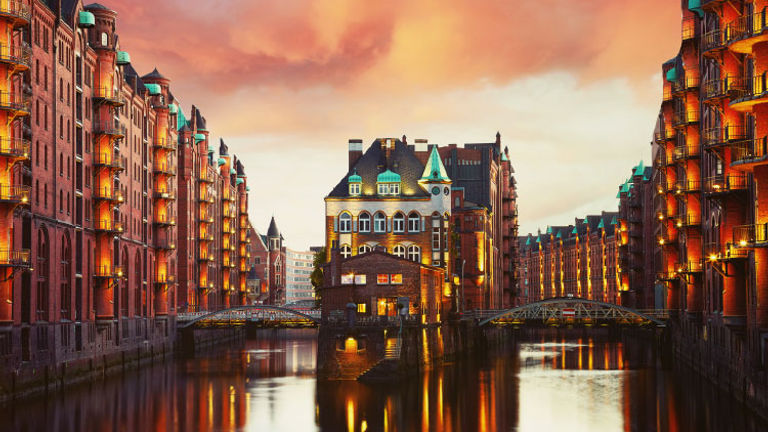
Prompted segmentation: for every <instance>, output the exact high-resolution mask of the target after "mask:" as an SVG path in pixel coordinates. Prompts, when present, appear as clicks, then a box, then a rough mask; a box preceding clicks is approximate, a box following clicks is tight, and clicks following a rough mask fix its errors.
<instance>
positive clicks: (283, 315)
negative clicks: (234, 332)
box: [178, 305, 320, 328]
mask: <svg viewBox="0 0 768 432" xmlns="http://www.w3.org/2000/svg"><path fill="white" fill-rule="evenodd" d="M319 312H320V311H319V310H311V311H298V310H296V309H291V308H286V307H281V306H271V305H243V306H232V307H229V308H226V309H220V310H217V311H211V312H208V311H203V312H192V313H186V314H179V315H178V322H179V326H178V327H179V328H185V327H189V326H192V325H195V324H196V323H199V322H201V321H217V322H225V321H297V320H298V321H311V322H312V323H318V322H319ZM313 315H317V316H313Z"/></svg>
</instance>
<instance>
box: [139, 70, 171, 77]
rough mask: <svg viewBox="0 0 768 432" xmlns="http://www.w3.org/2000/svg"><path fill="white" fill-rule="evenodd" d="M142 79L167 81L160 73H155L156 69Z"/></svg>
mask: <svg viewBox="0 0 768 432" xmlns="http://www.w3.org/2000/svg"><path fill="white" fill-rule="evenodd" d="M142 78H150V79H168V78H166V77H164V76H163V74H161V73H160V72H158V71H157V68H155V69H154V70H153V71H152V72H150V73H148V74H146V75H144V76H143V77H142Z"/></svg>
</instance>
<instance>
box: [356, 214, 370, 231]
mask: <svg viewBox="0 0 768 432" xmlns="http://www.w3.org/2000/svg"><path fill="white" fill-rule="evenodd" d="M357 231H358V232H371V215H370V214H369V213H360V216H358V217H357Z"/></svg>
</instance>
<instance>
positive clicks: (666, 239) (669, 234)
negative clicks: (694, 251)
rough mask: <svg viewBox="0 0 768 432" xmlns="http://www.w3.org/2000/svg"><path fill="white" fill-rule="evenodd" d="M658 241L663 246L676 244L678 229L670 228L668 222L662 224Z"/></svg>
mask: <svg viewBox="0 0 768 432" xmlns="http://www.w3.org/2000/svg"><path fill="white" fill-rule="evenodd" d="M658 242H659V245H661V246H670V245H673V244H675V243H676V242H677V230H675V229H670V228H669V227H668V226H667V224H661V230H660V232H659V236H658Z"/></svg>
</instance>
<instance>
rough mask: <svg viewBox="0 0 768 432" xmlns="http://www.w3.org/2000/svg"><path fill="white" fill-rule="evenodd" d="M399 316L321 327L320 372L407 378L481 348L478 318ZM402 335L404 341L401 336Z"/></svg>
mask: <svg viewBox="0 0 768 432" xmlns="http://www.w3.org/2000/svg"><path fill="white" fill-rule="evenodd" d="M400 329H401V327H400V324H399V323H397V322H392V323H382V324H374V325H371V324H368V325H353V326H347V325H342V324H330V323H323V324H321V325H320V329H319V331H318V344H317V350H318V355H317V377H318V379H321V380H354V379H358V378H360V379H366V380H370V381H378V380H386V381H389V380H393V379H400V378H405V377H407V376H408V375H411V374H413V373H416V372H418V371H420V370H423V369H424V368H426V367H429V366H431V365H434V364H440V363H441V362H443V361H446V360H451V359H453V358H454V357H455V356H457V355H460V354H462V353H465V352H470V351H472V350H473V349H475V345H476V344H477V343H481V340H482V339H481V338H480V337H479V336H480V329H479V327H477V325H476V324H475V323H474V322H473V321H447V322H442V323H434V324H418V323H413V322H408V323H404V324H403V326H402V333H400V332H401V330H400ZM398 340H399V341H400V343H399V346H398V342H397V341H398Z"/></svg>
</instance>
